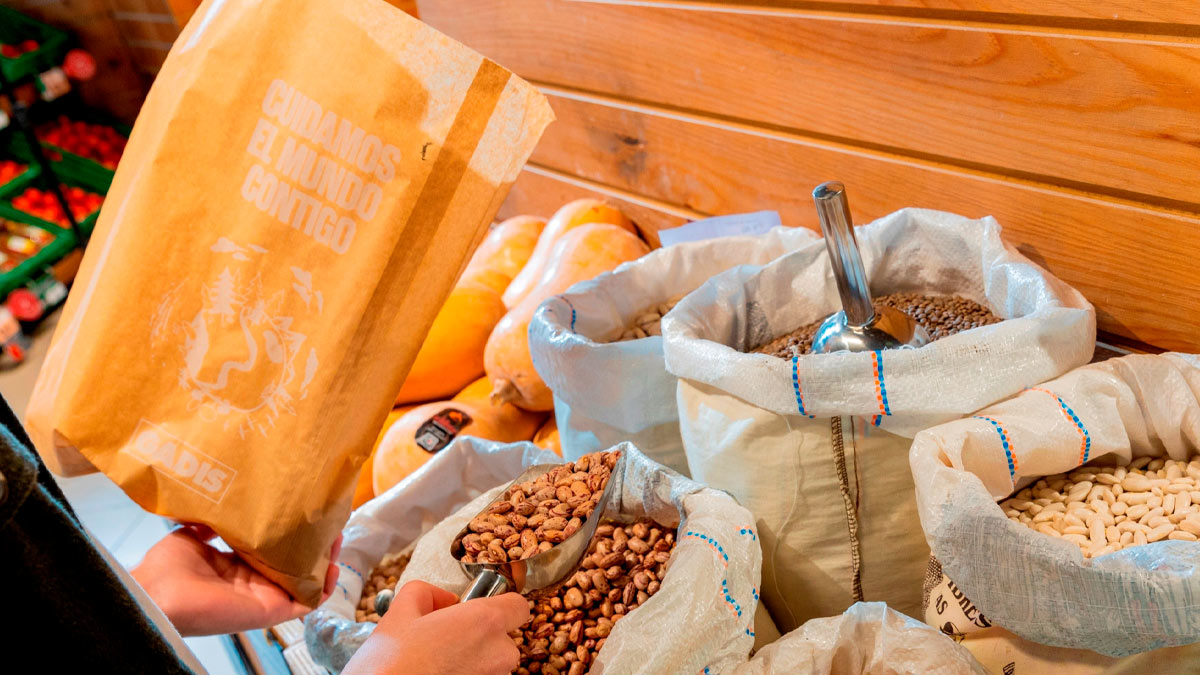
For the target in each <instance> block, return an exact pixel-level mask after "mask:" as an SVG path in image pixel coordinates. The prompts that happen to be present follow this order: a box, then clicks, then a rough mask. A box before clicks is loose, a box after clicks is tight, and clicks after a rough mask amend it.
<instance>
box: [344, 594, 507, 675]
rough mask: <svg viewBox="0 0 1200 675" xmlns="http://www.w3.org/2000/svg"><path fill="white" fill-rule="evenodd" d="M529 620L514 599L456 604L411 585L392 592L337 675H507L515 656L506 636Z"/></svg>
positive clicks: (445, 596) (449, 596) (452, 599)
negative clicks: (375, 625) (366, 635)
mask: <svg viewBox="0 0 1200 675" xmlns="http://www.w3.org/2000/svg"><path fill="white" fill-rule="evenodd" d="M528 620H529V601H528V600H526V599H525V598H523V597H521V596H520V595H517V594H516V593H505V594H504V595H498V596H496V597H494V598H480V599H478V600H471V601H469V602H464V603H461V604H460V603H458V598H457V597H456V596H455V595H454V594H453V593H450V592H449V591H444V590H442V589H440V588H438V587H437V586H434V585H432V584H428V583H425V582H424V581H412V582H409V583H407V584H405V585H404V586H403V587H401V588H400V590H399V591H397V592H396V597H395V598H394V599H393V600H392V605H391V607H390V608H389V609H388V612H387V614H385V615H384V616H383V618H382V619H380V621H379V627H378V628H376V629H375V632H373V633H371V637H369V638H367V641H366V642H365V643H363V646H362V647H361V648H360V649H359V650H358V652H357V653H355V655H354V658H352V659H351V660H350V663H348V664H346V668H345V669H344V670H343V671H342V675H366V674H368V673H384V672H401V673H455V674H456V675H457V674H459V673H462V674H464V675H465V674H468V673H469V674H475V673H478V674H480V675H492V674H495V675H503V674H505V673H511V672H512V671H513V670H515V669H516V667H517V665H518V663H519V661H520V652H519V651H518V650H517V647H516V645H515V644H513V641H512V638H510V637H508V633H510V632H512V631H514V630H516V629H517V628H519V627H520V626H521V625H522V624H524V623H525V622H526V621H528Z"/></svg>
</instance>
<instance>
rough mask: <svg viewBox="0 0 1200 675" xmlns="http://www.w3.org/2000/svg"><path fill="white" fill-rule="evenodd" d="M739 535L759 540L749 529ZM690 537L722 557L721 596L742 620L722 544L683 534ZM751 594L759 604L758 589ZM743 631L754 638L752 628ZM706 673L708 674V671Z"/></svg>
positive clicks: (727, 555) (694, 534) (703, 535)
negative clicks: (730, 585) (723, 571)
mask: <svg viewBox="0 0 1200 675" xmlns="http://www.w3.org/2000/svg"><path fill="white" fill-rule="evenodd" d="M738 534H749V535H751V536H753V537H754V538H755V539H756V540H757V539H758V537H757V536H756V535H755V534H754V531H753V530H751V529H749V528H742V529H741V530H740V531H739V532H738ZM688 537H691V538H694V539H699V540H700V541H703V542H704V543H706V544H708V546H709V548H711V549H712V550H713V551H714V552H715V553H716V554H717V555H719V556H721V560H722V563H721V564H722V565H723V566H724V567H725V569H726V573H725V578H723V579H721V595H722V596H724V597H723V599H724V600H725V604H726V605H728V606H729V609H730V610H731V611H733V612H734V613H736V615H737V618H741V616H742V606H741V604H739V603H738V601H737V600H736V599H735V598H734V597H733V595H732V594H730V592H729V573H728V570H729V554H728V553H726V552H725V548H724V547H722V546H721V543H720V542H718V541H717V540H716V539H714V538H712V537H710V536H708V535H707V534H701V533H699V532H693V531H688V532H685V533H684V534H683V538H684V539H687V538H688ZM751 592H752V593H754V600H755V601H756V602H757V601H758V589H752V591H751ZM751 622H753V617H751ZM742 631H743V632H744V633H745V634H746V635H749V636H750V637H754V631H752V630H750V628H748V627H747V628H743V629H742ZM705 672H707V669H706V671H705Z"/></svg>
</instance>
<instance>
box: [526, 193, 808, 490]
mask: <svg viewBox="0 0 1200 675" xmlns="http://www.w3.org/2000/svg"><path fill="white" fill-rule="evenodd" d="M776 222H778V217H777V216H776ZM816 238H817V237H816V234H815V233H814V232H812V231H811V230H806V229H803V228H793V227H776V228H774V229H772V230H770V231H769V232H767V233H766V234H763V235H759V236H748V235H746V236H730V237H721V238H717V239H708V240H704V241H689V242H682V243H678V244H675V245H672V246H667V247H665V248H661V249H658V250H655V251H651V252H650V254H649V255H646V256H643V257H642V258H639V259H638V260H635V261H633V262H629V263H625V264H624V265H621V266H620V267H619V268H617V269H616V270H615V271H613V272H608V273H605V274H601V275H600V276H598V277H596V278H595V279H592V280H591V281H585V282H582V283H578V284H575V285H574V286H572V287H571V288H570V290H568V291H567V292H566V293H563V294H561V295H558V296H555V297H554V298H551V299H550V300H547V301H546V302H544V303H542V306H541V307H539V308H538V311H537V313H536V314H535V315H534V318H533V321H532V322H531V323H530V326H529V349H530V352H531V354H532V356H533V365H534V367H535V368H537V371H538V374H539V375H540V376H541V377H542V379H543V380H545V382H546V384H547V385H548V386H549V387H550V389H551V390H552V391H553V392H554V414H555V417H556V418H557V420H558V433H559V436H560V438H561V439H562V448H563V456H564V457H566V458H567V459H575V458H577V457H580V456H581V455H584V454H586V453H589V452H595V451H597V450H603V449H605V448H608V447H611V446H613V445H614V444H616V443H619V442H621V441H629V442H631V443H633V444H634V445H635V446H637V448H638V449H639V450H641V451H642V452H644V453H646V455H648V456H649V457H650V458H651V459H654V460H655V461H658V462H660V463H662V464H665V465H667V466H669V467H671V468H672V469H675V470H676V471H678V472H680V473H682V474H684V475H688V466H687V458H686V457H685V456H684V452H683V442H682V441H681V440H680V438H679V413H678V410H677V409H676V406H675V376H674V375H671V374H670V373H668V372H667V369H666V366H665V365H664V363H663V353H662V337H660V331H659V322H660V321H661V319H662V316H663V315H665V314H666V313H667V312H668V311H670V309H671V307H672V306H674V304H675V303H676V302H677V301H678V300H679V299H680V298H682V297H683V296H685V295H687V294H688V293H690V292H692V291H693V290H695V289H696V287H697V286H699V285H700V284H702V283H704V282H705V281H707V280H708V279H709V278H710V277H712V276H713V275H715V274H718V273H720V272H723V271H725V270H727V269H729V268H731V267H734V266H736V265H760V264H762V263H765V262H768V261H771V260H774V259H775V258H777V257H779V256H781V255H783V254H784V253H787V252H788V251H793V250H796V249H797V248H800V247H801V246H804V245H807V244H809V243H811V242H813V241H814V240H816ZM631 383H636V386H631Z"/></svg>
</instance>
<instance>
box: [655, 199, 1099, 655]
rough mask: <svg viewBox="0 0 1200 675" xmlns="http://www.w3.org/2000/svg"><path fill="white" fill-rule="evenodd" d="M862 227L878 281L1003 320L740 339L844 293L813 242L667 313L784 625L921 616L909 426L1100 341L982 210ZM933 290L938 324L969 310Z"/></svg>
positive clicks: (670, 346)
mask: <svg viewBox="0 0 1200 675" xmlns="http://www.w3.org/2000/svg"><path fill="white" fill-rule="evenodd" d="M857 232H858V234H857V236H858V242H859V246H860V248H861V251H862V257H863V262H864V264H865V266H866V270H867V273H868V277H869V278H870V280H871V287H872V290H873V292H874V294H875V296H876V297H879V296H884V295H886V294H894V293H916V294H923V295H930V296H942V297H945V296H960V297H961V298H964V300H953V301H951V302H949V303H948V304H946V305H945V306H944V307H941V309H947V308H948V309H949V310H951V311H950V313H951V314H953V313H954V312H959V311H965V312H967V313H968V314H964V315H963V316H964V317H965V319H970V320H971V321H969V322H967V325H969V324H971V323H974V320H975V319H977V318H980V317H979V316H977V314H978V313H979V312H981V311H984V310H990V312H991V313H993V314H994V315H995V317H998V318H999V319H1002V320H1001V321H999V322H994V318H990V317H989V318H988V320H989V321H993V323H990V325H983V326H980V327H975V328H971V329H969V330H965V331H962V332H959V333H957V334H952V335H948V336H946V337H941V339H938V340H936V341H934V342H932V343H930V344H928V345H926V346H924V347H921V348H919V349H897V350H891V351H880V352H863V353H833V354H821V355H812V354H804V353H796V354H792V355H785V357H784V358H781V357H780V356H778V355H776V354H778V353H779V352H778V351H776V352H775V353H774V354H767V353H748V352H753V350H755V349H756V348H758V347H760V346H767V345H771V344H772V343H775V342H776V341H777V340H778V339H779V338H780V337H781V336H786V335H787V334H789V333H791V332H793V331H797V329H801V328H803V327H805V326H807V325H810V324H812V323H813V322H818V321H820V320H822V319H824V318H825V317H826V316H828V315H830V314H832V313H833V312H835V311H837V310H838V309H840V302H839V299H838V292H837V287H836V284H835V282H834V279H833V272H832V268H831V266H830V264H829V256H828V253H827V252H826V248H825V244H824V243H820V242H818V243H814V244H811V245H809V246H808V247H806V248H802V249H800V250H798V251H795V252H793V253H789V254H787V255H784V256H782V257H780V258H778V259H776V260H775V261H773V262H771V263H769V264H767V265H764V266H759V267H750V266H744V267H739V268H735V269H732V270H729V271H728V272H725V273H723V274H721V275H718V276H717V277H714V278H713V279H711V280H710V281H708V282H707V283H705V284H704V285H703V286H701V287H700V288H698V289H697V290H696V291H694V292H692V293H691V294H690V295H688V296H687V297H686V298H684V299H683V300H682V301H681V302H680V303H679V304H678V305H676V306H675V309H674V310H672V311H671V313H670V314H669V315H668V316H667V317H666V318H665V319H664V321H663V340H664V355H665V359H666V365H667V370H668V371H669V372H670V373H671V374H673V375H675V376H676V377H678V378H679V386H678V391H677V403H678V409H679V426H680V433H681V436H682V438H683V444H684V449H685V451H686V453H687V459H688V467H689V468H690V469H691V472H692V476H693V477H694V478H695V479H696V480H699V481H701V482H704V483H706V484H708V485H711V486H713V487H715V488H718V489H722V490H727V491H729V492H730V493H731V494H733V496H734V497H736V498H737V499H738V501H739V502H740V503H741V504H743V505H745V506H746V507H747V508H748V509H750V511H751V512H752V513H754V515H755V517H756V518H757V520H758V527H759V529H760V532H761V534H762V538H763V601H764V603H765V604H766V606H767V609H768V610H770V612H771V615H772V617H773V618H774V619H775V622H776V624H777V625H779V627H780V629H782V630H785V631H787V630H792V629H794V628H796V627H797V626H799V625H800V624H802V623H804V622H805V621H807V620H809V619H812V618H818V617H826V616H832V615H835V614H839V613H841V612H842V611H844V610H845V609H846V608H847V607H849V606H850V605H851V604H853V603H854V602H856V601H862V600H865V601H884V602H886V603H887V604H888V606H889V607H891V608H893V609H896V610H898V611H900V612H903V613H906V614H908V615H909V616H913V617H919V616H921V614H920V608H921V585H920V583H919V580H920V578H921V574H922V572H923V571H924V569H925V565H926V562H927V560H928V557H929V549H928V546H927V545H926V544H925V540H924V537H923V536H922V533H921V529H920V524H919V522H918V520H917V514H916V503H915V501H914V497H913V482H912V475H911V473H910V471H909V468H908V460H907V457H908V448H909V445H910V444H911V439H912V437H913V435H914V434H916V432H918V431H920V430H921V429H923V428H925V427H928V426H932V425H934V424H938V423H941V422H945V421H948V420H952V419H956V418H959V417H962V416H964V415H967V414H970V413H971V412H972V411H974V410H977V409H979V408H981V407H983V406H985V405H988V404H989V403H992V402H995V401H998V400H1001V399H1003V398H1005V397H1007V396H1011V395H1013V394H1015V393H1017V392H1019V391H1021V390H1022V389H1023V388H1025V387H1027V386H1030V385H1032V384H1034V383H1036V382H1041V381H1044V380H1047V379H1050V378H1052V377H1056V376H1058V375H1061V374H1062V373H1064V372H1066V371H1067V370H1070V369H1071V368H1073V367H1076V366H1079V365H1082V364H1084V363H1087V361H1088V359H1089V358H1090V357H1091V355H1092V352H1093V350H1094V347H1095V314H1094V310H1093V309H1092V307H1091V305H1090V304H1088V302H1087V300H1085V299H1084V298H1083V296H1082V295H1080V294H1079V293H1078V292H1077V291H1075V290H1074V289H1072V288H1071V287H1070V286H1067V285H1066V284H1065V283H1063V282H1062V281H1059V280H1058V279H1056V278H1055V277H1054V276H1052V275H1051V274H1049V273H1048V272H1046V271H1045V270H1043V269H1042V268H1040V267H1038V266H1037V265H1035V264H1034V263H1032V262H1030V261H1029V260H1028V259H1026V258H1025V257H1024V256H1022V255H1021V254H1020V253H1018V252H1017V251H1016V250H1015V249H1014V248H1013V247H1011V246H1009V245H1007V244H1005V243H1004V241H1003V240H1002V239H1001V233H1000V226H999V224H997V223H996V221H995V220H993V219H992V218H983V219H980V220H971V219H968V218H964V217H962V216H956V215H954V214H950V213H943V212H938V211H929V210H923V209H904V210H902V211H898V212H896V213H893V214H891V215H889V216H886V217H884V218H882V219H880V220H878V221H876V222H874V223H872V224H870V225H866V226H863V227H860V228H858V230H857ZM967 301H971V302H973V303H978V304H976V305H972V307H974V309H963V308H964V307H965V306H966V305H967ZM938 302H945V301H938ZM938 302H933V301H922V302H918V303H916V304H915V305H914V307H913V311H914V313H916V314H921V315H922V316H925V317H926V319H925V320H926V321H929V322H931V323H933V322H934V320H936V322H937V323H936V325H927V326H926V327H927V328H930V329H931V332H932V329H935V328H937V329H939V331H938V334H939V335H940V334H942V333H944V332H952V331H951V330H949V329H951V328H962V327H963V326H964V321H965V319H963V318H960V317H954V316H950V317H947V316H946V315H945V314H936V313H934V312H933V310H936V309H938V307H934V305H937V304H938ZM922 305H924V306H922ZM971 312H974V313H975V314H970V313H971ZM956 322H957V323H956Z"/></svg>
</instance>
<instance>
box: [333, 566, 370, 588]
mask: <svg viewBox="0 0 1200 675" xmlns="http://www.w3.org/2000/svg"><path fill="white" fill-rule="evenodd" d="M338 567H345V568H346V569H348V570H350V571H351V572H354V574H355V575H357V576H358V578H359V580H360V581H362V582H363V583H366V582H367V580H366V578H365V577H363V575H362V572H359V571H358V570H356V569H354V568H353V567H352V566H350V565H348V564H346V563H344V562H339V563H338Z"/></svg>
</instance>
